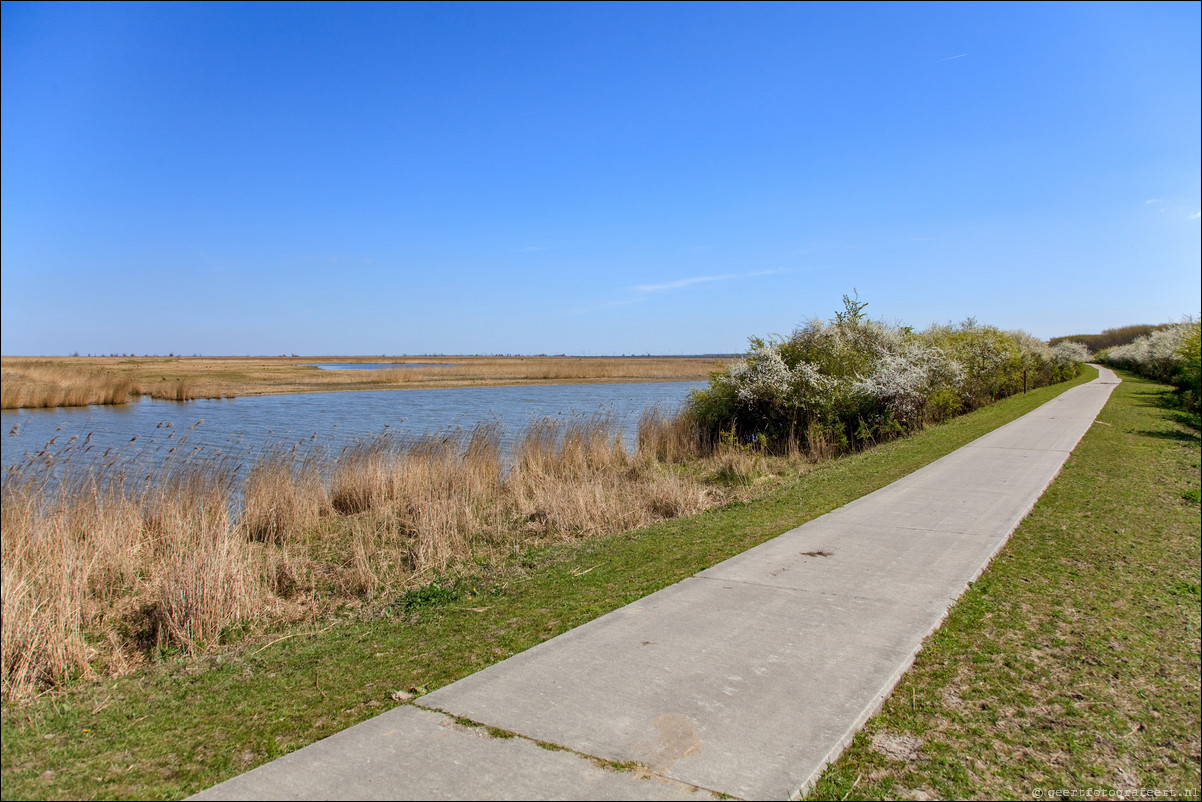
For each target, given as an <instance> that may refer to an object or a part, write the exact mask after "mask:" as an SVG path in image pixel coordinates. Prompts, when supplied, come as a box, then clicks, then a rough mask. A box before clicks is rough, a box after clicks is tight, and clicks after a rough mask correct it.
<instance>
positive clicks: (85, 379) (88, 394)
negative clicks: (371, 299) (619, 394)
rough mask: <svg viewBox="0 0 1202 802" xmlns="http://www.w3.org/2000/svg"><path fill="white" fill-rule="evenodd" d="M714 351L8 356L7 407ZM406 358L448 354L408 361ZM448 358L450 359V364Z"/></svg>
mask: <svg viewBox="0 0 1202 802" xmlns="http://www.w3.org/2000/svg"><path fill="white" fill-rule="evenodd" d="M327 362H333V363H344V362H395V363H397V365H398V367H397V368H396V369H395V370H371V371H367V370H319V369H318V368H315V367H312V364H313V363H327ZM727 362H729V360H726V359H718V358H711V357H566V356H565V357H546V356H531V357H481V356H454V357H446V356H437V357H405V358H398V357H361V356H359V357H4V358H3V359H2V360H0V368H2V373H3V383H2V385H0V407H2V408H4V409H16V408H19V407H25V408H41V407H54V406H84V405H88V404H121V403H125V402H127V401H129V400H131V399H133V398H136V397H137V396H140V395H147V396H151V397H153V398H161V399H166V400H172V401H186V400H191V399H195V398H232V397H236V396H244V395H268V394H279V393H311V392H337V391H352V390H390V389H406V388H420V387H430V388H433V387H473V386H504V385H514V384H565V383H573V382H578V383H593V382H642V381H646V382H653V381H703V380H705V379H707V378H708V377H709V374H710V373H711V372H712V371H714V370H717V369H718V368H721V367H722V366H723V365H725V364H726V363H727ZM405 363H417V364H427V363H440V364H439V365H437V366H432V367H415V368H406V367H402V365H404V364H405ZM441 363H450V364H446V365H443V364H441Z"/></svg>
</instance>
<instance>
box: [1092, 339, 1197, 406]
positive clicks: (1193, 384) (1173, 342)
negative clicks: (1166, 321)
mask: <svg viewBox="0 0 1202 802" xmlns="http://www.w3.org/2000/svg"><path fill="white" fill-rule="evenodd" d="M1200 352H1202V324H1200V323H1199V322H1198V321H1196V320H1187V321H1185V322H1182V323H1176V324H1174V325H1172V326H1167V327H1165V328H1162V329H1157V330H1156V331H1153V332H1151V333H1150V334H1147V335H1145V336H1142V337H1136V338H1135V340H1134V341H1133V342H1131V343H1130V344H1128V345H1120V346H1116V347H1114V348H1109V349H1107V350H1106V351H1104V352H1103V353H1102V354H1101V355H1100V356H1101V358H1102V359H1103V361H1105V362H1106V364H1108V365H1112V366H1114V367H1118V368H1125V369H1127V370H1131V371H1134V372H1135V373H1138V374H1140V375H1141V376H1147V377H1148V378H1150V379H1155V380H1156V381H1161V382H1166V383H1169V384H1173V385H1176V387H1177V394H1178V396H1179V398H1180V399H1181V402H1182V405H1183V406H1184V407H1185V408H1186V409H1188V410H1190V411H1192V412H1198V411H1199V401H1200V400H1202V390H1200V388H1199V384H1200V382H1202V359H1200Z"/></svg>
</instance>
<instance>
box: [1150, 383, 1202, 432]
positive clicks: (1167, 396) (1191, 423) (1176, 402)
mask: <svg viewBox="0 0 1202 802" xmlns="http://www.w3.org/2000/svg"><path fill="white" fill-rule="evenodd" d="M1134 395H1135V397H1136V398H1138V399H1139V400H1138V401H1136V402H1135V404H1136V406H1140V407H1150V408H1155V409H1164V410H1168V412H1169V414H1168V418H1169V420H1171V421H1173V422H1175V423H1180V424H1181V425H1182V426H1186V427H1188V428H1190V429H1193V430H1194V431H1195V432H1202V414H1199V413H1197V412H1194V411H1192V410H1189V409H1184V408H1183V403H1184V401H1183V399H1182V398H1181V395H1180V394H1179V393H1177V392H1176V391H1174V390H1169V389H1164V390H1143V391H1140V392H1136V393H1134ZM1140 434H1150V435H1154V436H1159V437H1171V438H1173V439H1178V440H1196V439H1198V438H1197V437H1196V436H1194V437H1189V436H1184V435H1183V436H1175V435H1169V434H1163V433H1160V434H1157V433H1154V432H1140Z"/></svg>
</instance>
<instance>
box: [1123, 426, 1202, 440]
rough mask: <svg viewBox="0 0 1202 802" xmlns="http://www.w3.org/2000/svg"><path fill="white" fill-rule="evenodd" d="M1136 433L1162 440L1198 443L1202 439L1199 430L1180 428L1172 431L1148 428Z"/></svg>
mask: <svg viewBox="0 0 1202 802" xmlns="http://www.w3.org/2000/svg"><path fill="white" fill-rule="evenodd" d="M1136 434H1140V435H1143V436H1144V437H1156V438H1159V439H1161V440H1180V441H1181V442H1184V443H1197V442H1199V441H1200V440H1202V433H1199V432H1183V431H1181V430H1180V429H1177V430H1174V431H1171V432H1152V431H1149V430H1147V429H1143V430H1141V431H1138V432H1136Z"/></svg>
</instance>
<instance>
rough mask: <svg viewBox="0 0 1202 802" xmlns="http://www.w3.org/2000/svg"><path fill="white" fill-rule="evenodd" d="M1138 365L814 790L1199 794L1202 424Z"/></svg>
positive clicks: (986, 795)
mask: <svg viewBox="0 0 1202 802" xmlns="http://www.w3.org/2000/svg"><path fill="white" fill-rule="evenodd" d="M1122 377H1123V383H1122V384H1121V385H1119V386H1118V387H1117V388H1116V390H1115V392H1114V394H1113V396H1112V397H1111V400H1110V402H1109V403H1108V404H1107V406H1106V408H1105V409H1104V410H1103V411H1102V413H1101V415H1099V416H1098V423H1095V424H1094V426H1093V427H1092V428H1091V429H1090V431H1089V432H1088V434H1086V436H1085V437H1084V438H1083V439H1082V441H1081V443H1080V444H1079V445H1078V447H1077V449H1076V450H1075V451H1074V452H1073V454H1072V456H1071V457H1070V458H1069V460H1068V462H1067V463H1066V464H1065V467H1064V469H1063V470H1062V472H1061V474H1060V476H1059V477H1058V478H1057V479H1056V481H1055V482H1054V483H1053V484H1052V486H1051V487H1050V488H1049V489H1048V491H1047V492H1046V493H1045V494H1044V496H1043V497H1042V498H1041V499H1040V501H1039V502H1038V504H1036V506H1035V508H1034V510H1033V511H1032V513H1031V515H1030V516H1029V517H1028V518H1027V519H1026V520H1024V521H1023V523H1022V524H1021V525H1020V526H1019V528H1018V529H1017V530H1016V531H1015V533H1014V535H1013V536H1012V537H1011V539H1010V541H1009V542H1008V543H1007V545H1006V546H1005V547H1004V548H1003V550H1002V551H1001V552H999V554H998V556H997V558H996V559H995V560H994V561H993V563H992V564H991V565H990V566H989V568H988V569H987V570H986V571H985V572H984V573H983V574H982V575H981V577H980V578H979V579H978V581H977V582H976V583H974V585H973V586H972V587H971V588H970V589H969V590H968V591H967V592H966V593H965V594H964V596H962V597H961V598H960V600H959V602H958V603H957V604H956V606H955V607H954V608H953V609H952V611H951V613H950V614H949V616H948V618H947V620H946V621H945V622H944V624H943V626H942V627H940V629H939V630H938V631H937V632H935V633H934V634H932V635H931V636H930V637H929V638H928V639H927V641H926V643H925V644H924V645H923V648H922V651H921V652H920V653H919V654H918V657H917V659H916V661H915V663H914V666H913V668H912V669H911V670H910V671H909V672H908V673H907V674H906V676H905V677H903V678H902V680H901V682H900V683H899V684H898V686H897V688H896V689H895V690H894V693H893V696H892V697H891V698H890V699H889V700H888V701H887V702H886V703H885V705H884V707H883V708H882V709H881V712H880V713H879V714H878V715H877V716H875V717H874V718H873V719H871V720H870V721H869V722H868V724H867V725H866V726H865V728H864V729H863V730H862V731H861V732H860V733H859V734H857V735H856V737H855V740H854V741H853V743H852V745H851V746H850V748H849V749H848V751H847V752H845V753H844V755H843V756H842V757H841V758H840V759H839V760H838V761H836V762H835V763H834V764H833V765H832V766H831V767H830V768H828V769H827V771H826V772H825V773H824V774H823V776H822V777H821V779H820V780H819V782H818V783H817V785H816V786H815V787H814V789H813V792H812V795H811V798H817V799H845V798H855V799H931V798H934V799H1037V798H1043V799H1048V798H1051V797H1053V795H1054V794H1053V791H1059V790H1061V789H1067V790H1073V789H1077V790H1084V789H1091V788H1092V789H1095V790H1097V789H1102V791H1101V792H1099V793H1096V794H1095V795H1093V796H1092V797H1086V796H1084V795H1081V794H1078V795H1077V796H1075V797H1073V798H1094V799H1102V798H1115V796H1114V795H1111V796H1109V797H1106V796H1104V795H1103V794H1104V792H1105V791H1107V790H1109V791H1115V790H1129V791H1130V790H1135V789H1145V790H1146V791H1161V792H1167V794H1166V795H1165V796H1161V797H1160V798H1171V799H1195V800H1196V799H1198V789H1199V786H1200V785H1202V782H1200V775H1199V771H1200V769H1199V765H1200V757H1199V741H1200V734H1199V726H1200V723H1199V693H1200V690H1202V689H1200V688H1199V672H1200V670H1202V669H1200V666H1199V615H1200V614H1199V610H1200V605H1199V560H1200V553H1199V548H1200V547H1199V543H1200V540H1202V532H1200V526H1199V508H1198V501H1197V498H1198V489H1199V433H1198V428H1197V426H1198V424H1197V420H1196V416H1195V419H1194V420H1193V421H1192V422H1191V421H1189V420H1187V419H1185V418H1184V416H1182V414H1181V413H1176V412H1172V411H1170V410H1167V409H1166V408H1165V407H1164V406H1163V405H1162V402H1163V400H1164V398H1165V397H1166V396H1167V391H1168V388H1167V387H1165V386H1163V385H1158V384H1153V383H1151V382H1149V381H1146V380H1144V379H1140V378H1137V377H1135V376H1134V375H1131V374H1126V373H1123V374H1122ZM1191 794H1192V795H1191ZM1132 798H1141V797H1132Z"/></svg>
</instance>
